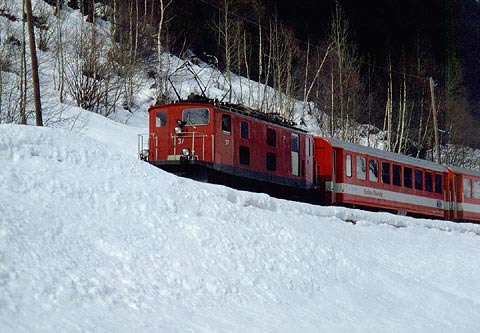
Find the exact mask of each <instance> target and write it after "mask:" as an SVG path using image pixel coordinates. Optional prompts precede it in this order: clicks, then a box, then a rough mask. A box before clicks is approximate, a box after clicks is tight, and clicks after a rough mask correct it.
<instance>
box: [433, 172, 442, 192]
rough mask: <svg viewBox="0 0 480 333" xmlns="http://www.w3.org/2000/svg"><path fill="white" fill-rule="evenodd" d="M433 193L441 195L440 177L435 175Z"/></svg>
mask: <svg viewBox="0 0 480 333" xmlns="http://www.w3.org/2000/svg"><path fill="white" fill-rule="evenodd" d="M435 193H438V194H442V193H443V186H442V175H435Z"/></svg>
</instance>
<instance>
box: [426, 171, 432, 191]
mask: <svg viewBox="0 0 480 333" xmlns="http://www.w3.org/2000/svg"><path fill="white" fill-rule="evenodd" d="M425 191H427V192H433V175H432V173H431V172H428V171H426V172H425Z"/></svg>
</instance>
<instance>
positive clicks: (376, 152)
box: [327, 138, 446, 172]
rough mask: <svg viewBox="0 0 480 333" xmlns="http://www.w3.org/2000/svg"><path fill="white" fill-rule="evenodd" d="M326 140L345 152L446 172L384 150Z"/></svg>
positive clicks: (429, 164) (432, 163)
mask: <svg viewBox="0 0 480 333" xmlns="http://www.w3.org/2000/svg"><path fill="white" fill-rule="evenodd" d="M327 140H328V141H330V143H331V144H332V146H334V147H340V148H344V149H346V150H350V151H353V152H356V153H360V154H365V155H370V156H374V157H378V158H382V159H387V160H391V161H395V162H399V163H404V164H410V165H413V166H417V167H421V168H425V169H430V170H434V171H439V172H445V171H446V167H444V166H443V165H440V164H437V163H435V162H430V161H426V160H422V159H419V158H415V157H411V156H406V155H402V154H397V153H392V152H389V151H385V150H380V149H376V148H371V147H367V146H362V145H359V144H357V143H352V142H345V141H341V140H338V139H333V138H327Z"/></svg>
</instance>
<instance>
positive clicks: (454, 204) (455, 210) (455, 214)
mask: <svg viewBox="0 0 480 333" xmlns="http://www.w3.org/2000/svg"><path fill="white" fill-rule="evenodd" d="M457 185H458V180H457V175H453V198H452V201H451V203H450V204H451V205H452V207H451V209H452V210H453V216H452V218H453V219H454V220H456V219H457V218H458V200H457Z"/></svg>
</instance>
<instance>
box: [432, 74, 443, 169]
mask: <svg viewBox="0 0 480 333" xmlns="http://www.w3.org/2000/svg"><path fill="white" fill-rule="evenodd" d="M434 85H435V83H434V82H433V78H432V77H430V96H431V101H432V115H433V132H434V137H435V150H436V153H437V154H436V159H437V160H436V162H437V163H439V164H440V162H441V161H440V144H439V142H438V120H437V107H436V106H435V92H434Z"/></svg>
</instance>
